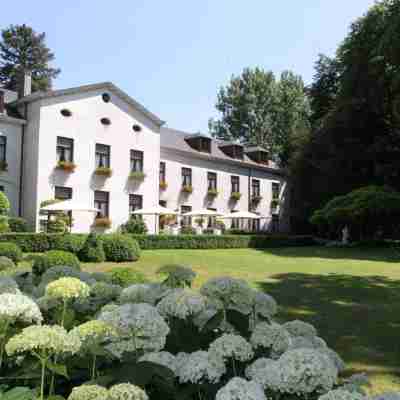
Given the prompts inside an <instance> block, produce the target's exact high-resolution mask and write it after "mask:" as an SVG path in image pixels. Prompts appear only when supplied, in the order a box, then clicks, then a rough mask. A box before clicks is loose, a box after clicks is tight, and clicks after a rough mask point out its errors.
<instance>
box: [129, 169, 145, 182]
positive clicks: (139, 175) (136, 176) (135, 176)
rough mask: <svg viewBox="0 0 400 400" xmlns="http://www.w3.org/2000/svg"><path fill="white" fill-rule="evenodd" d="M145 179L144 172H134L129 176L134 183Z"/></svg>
mask: <svg viewBox="0 0 400 400" xmlns="http://www.w3.org/2000/svg"><path fill="white" fill-rule="evenodd" d="M144 178H146V174H145V173H144V172H142V171H132V172H131V173H130V174H129V179H132V180H134V181H142V180H143V179H144Z"/></svg>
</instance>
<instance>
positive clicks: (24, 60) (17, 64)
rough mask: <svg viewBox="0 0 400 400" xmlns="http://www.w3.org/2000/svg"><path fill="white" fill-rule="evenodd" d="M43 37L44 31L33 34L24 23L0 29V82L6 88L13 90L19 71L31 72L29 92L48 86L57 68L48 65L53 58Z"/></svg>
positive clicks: (50, 84) (55, 74) (15, 87)
mask: <svg viewBox="0 0 400 400" xmlns="http://www.w3.org/2000/svg"><path fill="white" fill-rule="evenodd" d="M45 40H46V35H45V33H36V32H35V31H34V30H33V29H32V28H31V27H29V26H27V25H11V26H10V27H8V28H6V29H4V30H2V31H1V41H0V83H1V84H2V85H3V86H4V87H5V88H6V89H10V90H17V87H18V77H19V74H20V71H30V72H31V73H32V91H37V90H48V89H51V86H52V80H53V79H54V78H56V77H57V75H58V74H59V73H60V70H59V69H57V68H52V67H51V66H50V63H51V62H52V61H54V58H55V57H54V54H53V53H52V52H51V50H50V49H49V48H48V47H47V46H46V41H45Z"/></svg>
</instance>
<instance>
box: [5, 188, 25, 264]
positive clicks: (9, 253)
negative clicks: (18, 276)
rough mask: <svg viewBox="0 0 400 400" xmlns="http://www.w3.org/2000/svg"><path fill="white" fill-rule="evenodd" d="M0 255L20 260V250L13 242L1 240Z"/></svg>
mask: <svg viewBox="0 0 400 400" xmlns="http://www.w3.org/2000/svg"><path fill="white" fill-rule="evenodd" d="M0 193H1V192H0ZM0 256H4V257H8V258H9V259H11V260H12V261H13V262H14V263H15V264H17V263H19V262H20V261H21V260H22V250H21V249H20V248H19V247H18V246H17V245H16V244H15V243H10V242H3V243H0Z"/></svg>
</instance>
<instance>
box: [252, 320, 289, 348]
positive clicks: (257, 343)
mask: <svg viewBox="0 0 400 400" xmlns="http://www.w3.org/2000/svg"><path fill="white" fill-rule="evenodd" d="M250 343H251V344H252V346H253V347H254V348H255V349H257V348H258V347H264V348H267V349H271V351H272V352H273V353H274V354H275V355H280V354H282V353H284V352H285V351H286V350H287V349H288V348H289V345H290V343H291V338H290V334H289V332H288V331H287V330H286V329H285V328H284V327H283V326H281V325H279V324H275V323H273V324H269V323H267V322H261V323H259V324H257V325H256V326H255V328H254V331H253V333H252V334H251V337H250Z"/></svg>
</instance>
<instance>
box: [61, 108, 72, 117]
mask: <svg viewBox="0 0 400 400" xmlns="http://www.w3.org/2000/svg"><path fill="white" fill-rule="evenodd" d="M60 113H61V115H62V116H63V117H70V116H71V115H72V112H71V111H70V110H68V108H63V109H62V110H61V111H60Z"/></svg>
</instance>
